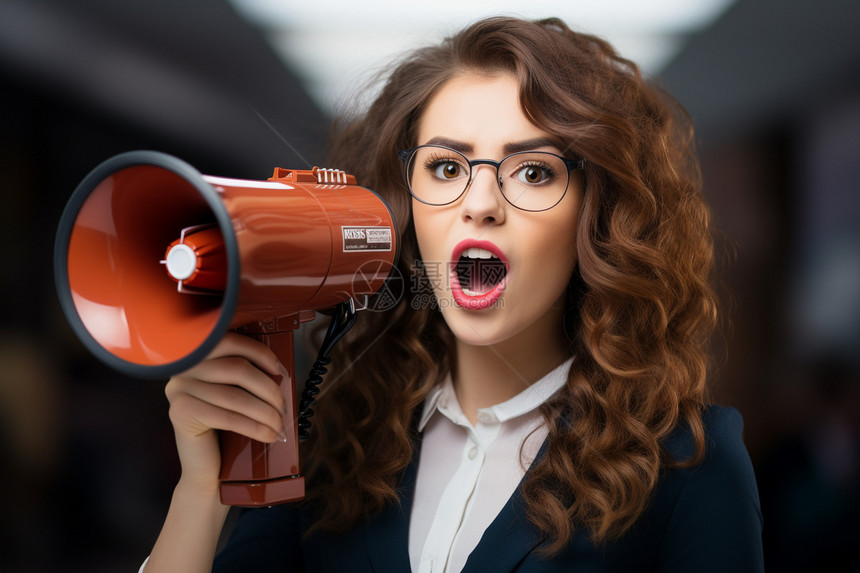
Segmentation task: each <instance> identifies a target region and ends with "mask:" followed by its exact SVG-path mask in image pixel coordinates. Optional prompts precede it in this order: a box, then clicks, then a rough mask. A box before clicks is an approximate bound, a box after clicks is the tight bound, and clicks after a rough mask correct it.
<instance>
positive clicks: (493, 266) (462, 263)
mask: <svg viewBox="0 0 860 573" xmlns="http://www.w3.org/2000/svg"><path fill="white" fill-rule="evenodd" d="M456 271H457V280H458V282H459V283H460V288H462V289H463V293H464V294H466V295H468V296H480V295H482V294H486V293H488V292H490V291H491V290H493V289H494V288H495V287H496V286H497V285H498V284H499V283H501V282H502V280H504V278H505V277H506V276H507V275H508V270H507V267H506V266H505V263H504V262H503V261H502V260H501V259H500V258H498V257H497V256H495V255H494V254H493V253H492V252H490V251H488V250H487V249H482V248H478V247H470V248H468V249H465V250H463V252H462V253H461V254H460V258H459V259H458V260H457V266H456Z"/></svg>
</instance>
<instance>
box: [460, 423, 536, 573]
mask: <svg viewBox="0 0 860 573" xmlns="http://www.w3.org/2000/svg"><path fill="white" fill-rule="evenodd" d="M546 445H547V443H546V440H544V443H543V445H541V448H540V451H539V452H538V454H537V456H536V457H535V459H534V461H533V462H532V465H534V464H535V463H536V462H537V461H538V460H539V459H540V458H541V457H543V455H544V453H545V452H546ZM526 476H528V471H527V472H526ZM526 476H524V477H523V480H525V477H526ZM520 487H522V481H521V482H520V485H519V486H518V487H517V489H516V490H515V491H514V494H513V495H512V496H511V497H510V499H508V502H507V503H506V504H505V506H504V507H503V508H502V510H501V511H500V512H499V515H497V516H496V518H495V519H494V520H493V522H492V523H491V524H490V526H489V527H488V528H487V530H486V531H484V535H483V536H482V537H481V540H480V541H479V542H478V545H477V546H476V547H475V549H474V550H472V553H470V554H469V558H468V559H467V560H466V565H465V567H463V572H462V573H480V572H482V571H494V572H499V573H502V572H506V571H513V570H514V569H516V567H517V564H519V563H520V561H522V560H523V559H524V558H525V556H526V555H528V554H529V553H530V552H531V551H532V550H533V549H534V548H535V547H536V546H537V545H538V544H539V543H540V542H541V537H540V533H539V532H538V530H537V529H535V527H534V526H533V525H532V524H531V522H529V519H528V517H527V515H526V502H525V500H524V499H523V496H522V494H521V493H520Z"/></svg>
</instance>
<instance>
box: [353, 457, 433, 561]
mask: <svg viewBox="0 0 860 573" xmlns="http://www.w3.org/2000/svg"><path fill="white" fill-rule="evenodd" d="M420 445H421V444H420V441H419V442H418V444H416V445H415V447H414V448H413V452H412V461H411V462H410V463H409V465H408V466H407V467H406V471H405V472H404V474H403V478H402V479H401V481H400V487H399V489H398V495H399V496H400V503H398V504H390V505H389V506H387V507H386V508H385V509H384V510H383V511H382V513H380V514H379V515H377V516H376V517H374V518H372V519H371V520H370V522H369V523H368V525H367V527H366V528H365V530H364V538H365V543H366V545H367V553H368V556H369V557H370V562H371V564H372V565H373V570H374V572H375V573H389V572H390V573H403V572H404V571H409V570H410V567H411V566H410V564H409V514H410V511H411V509H412V499H413V496H414V494H415V478H416V474H417V470H418V452H419V450H420Z"/></svg>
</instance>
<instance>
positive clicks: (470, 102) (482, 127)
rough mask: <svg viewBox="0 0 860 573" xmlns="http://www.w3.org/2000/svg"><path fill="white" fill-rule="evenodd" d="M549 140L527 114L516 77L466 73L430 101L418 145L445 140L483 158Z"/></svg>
mask: <svg viewBox="0 0 860 573" xmlns="http://www.w3.org/2000/svg"><path fill="white" fill-rule="evenodd" d="M549 137H550V135H549V134H548V133H547V132H545V131H544V130H542V129H540V128H539V127H537V126H536V125H534V124H532V123H531V122H530V121H529V120H528V118H527V117H526V116H525V114H524V113H523V110H522V108H521V107H520V101H519V85H518V83H517V80H516V78H515V77H514V76H513V74H507V73H499V74H493V75H483V74H475V73H464V74H460V75H457V76H454V77H453V78H451V79H450V80H448V82H446V83H445V85H444V86H442V88H441V89H440V90H439V91H438V92H437V93H436V94H435V95H434V96H433V97H432V98H431V99H430V101H429V103H428V105H427V107H426V108H425V110H424V113H423V114H422V116H421V119H420V120H419V122H418V141H417V145H422V144H424V143H427V142H428V141H429V140H430V139H433V138H445V139H451V140H455V141H460V142H462V143H465V144H469V145H470V146H471V147H473V148H474V149H475V153H476V154H479V155H483V154H492V153H497V152H498V151H499V150H500V149H502V148H503V147H504V145H505V144H506V143H511V142H516V141H523V140H527V139H537V138H549Z"/></svg>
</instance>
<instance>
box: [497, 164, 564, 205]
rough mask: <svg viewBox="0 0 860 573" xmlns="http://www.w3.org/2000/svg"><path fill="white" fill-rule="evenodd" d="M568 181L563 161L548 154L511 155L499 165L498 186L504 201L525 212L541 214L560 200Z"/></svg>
mask: <svg viewBox="0 0 860 573" xmlns="http://www.w3.org/2000/svg"><path fill="white" fill-rule="evenodd" d="M568 178H569V174H568V171H567V166H566V165H565V164H564V161H562V160H561V158H560V157H557V156H555V155H553V154H552V153H544V152H540V151H526V152H524V153H515V154H514V155H510V156H508V157H507V158H506V159H505V160H504V161H503V162H502V164H501V165H500V166H499V185H500V186H501V188H502V193H503V194H504V195H505V198H506V199H507V200H508V201H510V202H511V203H512V204H513V205H515V206H517V207H519V208H520V209H525V210H526V211H543V210H545V209H549V208H550V207H553V206H554V205H555V204H556V203H558V202H559V201H561V198H562V197H563V196H564V193H565V191H567V181H568Z"/></svg>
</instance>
